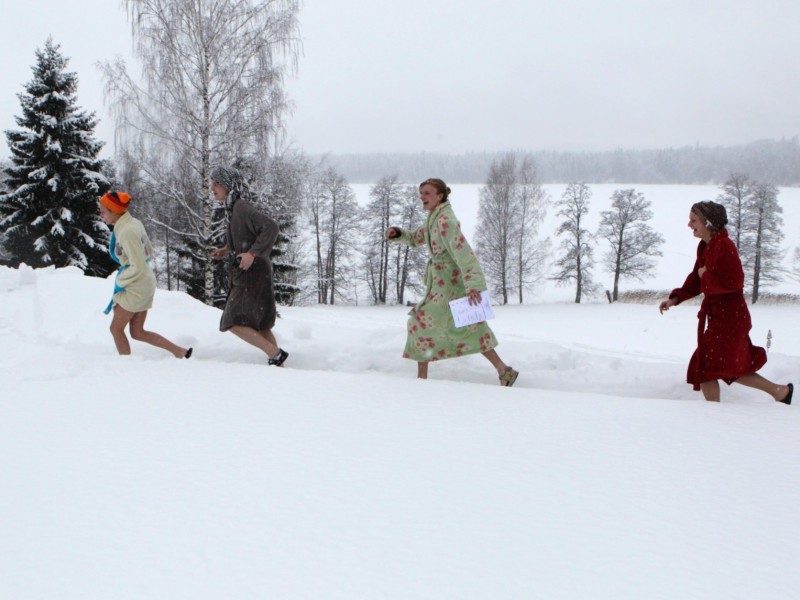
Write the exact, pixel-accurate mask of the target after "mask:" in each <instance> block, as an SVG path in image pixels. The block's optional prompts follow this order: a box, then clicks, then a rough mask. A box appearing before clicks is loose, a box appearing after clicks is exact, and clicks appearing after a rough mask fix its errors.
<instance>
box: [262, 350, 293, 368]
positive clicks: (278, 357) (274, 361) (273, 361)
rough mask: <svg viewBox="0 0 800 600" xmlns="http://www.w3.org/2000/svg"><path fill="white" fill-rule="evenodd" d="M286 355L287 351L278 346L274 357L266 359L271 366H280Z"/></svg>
mask: <svg viewBox="0 0 800 600" xmlns="http://www.w3.org/2000/svg"><path fill="white" fill-rule="evenodd" d="M288 357H289V353H288V352H287V351H286V350H283V349H282V348H278V354H277V355H276V356H275V358H270V359H269V360H268V361H267V364H268V365H270V366H271V367H280V366H281V365H282V364H283V363H284V361H286V359H287V358H288Z"/></svg>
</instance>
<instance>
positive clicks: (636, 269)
mask: <svg viewBox="0 0 800 600" xmlns="http://www.w3.org/2000/svg"><path fill="white" fill-rule="evenodd" d="M611 200H612V202H611V210H607V211H603V212H602V213H600V215H601V221H600V227H599V229H598V232H597V235H598V237H602V238H604V239H605V240H606V241H607V242H608V244H609V249H608V251H607V252H606V253H605V255H604V256H603V264H604V265H605V267H606V269H607V270H608V271H609V272H610V273H613V274H614V289H613V291H612V295H611V298H612V300H613V301H614V302H616V301H617V300H618V299H619V281H620V279H625V278H632V279H638V280H640V281H641V280H643V279H644V278H645V277H652V276H653V267H654V266H655V261H653V260H652V258H651V257H653V256H661V250H659V246H661V244H663V243H664V238H663V236H661V234H659V233H656V232H655V231H653V229H652V228H651V227H650V226H649V225H648V224H647V221H649V220H650V219H652V218H653V212H652V211H651V210H650V202H649V201H647V200H646V199H645V197H644V194H642V193H641V192H637V191H636V190H635V189H633V188H629V189H624V190H614V193H613V194H612V196H611Z"/></svg>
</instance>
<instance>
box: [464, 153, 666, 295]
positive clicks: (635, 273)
mask: <svg viewBox="0 0 800 600" xmlns="http://www.w3.org/2000/svg"><path fill="white" fill-rule="evenodd" d="M591 197H592V190H591V188H590V187H589V186H588V185H587V184H585V183H581V182H576V183H571V184H569V185H568V186H567V188H566V190H565V191H564V193H563V194H562V196H561V198H560V199H559V200H558V201H557V202H556V209H557V215H558V217H561V218H562V220H561V221H560V223H559V224H558V227H557V229H556V235H557V236H559V237H561V238H562V240H561V243H560V245H559V247H558V249H557V250H556V251H555V256H554V257H553V261H552V266H553V267H554V272H553V274H552V275H551V276H550V278H551V279H552V280H554V281H555V282H556V283H557V284H559V285H567V284H571V283H574V284H575V302H578V303H579V302H580V301H581V298H582V297H583V296H584V295H585V294H591V293H593V292H595V291H596V290H597V288H598V285H597V284H596V283H595V281H594V277H593V268H594V252H595V244H596V242H597V240H598V239H600V240H604V241H605V242H606V243H607V250H606V252H605V254H604V255H603V266H604V267H605V269H606V270H607V271H608V272H609V273H611V274H612V275H613V281H614V283H613V300H617V299H618V296H619V282H620V280H621V279H643V278H644V277H646V276H648V274H649V273H650V272H651V268H652V266H653V257H655V256H660V255H661V252H660V251H659V249H658V248H659V246H660V245H661V244H662V243H663V238H662V237H661V235H659V234H658V233H656V232H655V231H653V230H652V228H651V227H650V226H649V225H648V224H647V221H649V220H650V219H651V218H652V216H653V214H652V212H651V211H650V210H649V207H650V203H649V202H648V201H647V200H645V198H644V196H643V194H641V193H640V192H637V191H636V190H635V189H620V190H616V191H615V192H614V194H613V196H612V198H611V200H612V203H611V210H608V211H604V212H603V213H602V214H601V217H602V220H601V223H600V227H599V229H598V230H597V232H596V233H595V234H593V233H592V232H591V231H589V229H587V226H586V215H587V214H588V213H589V200H590V199H591ZM548 203H549V199H548V198H547V195H546V194H545V192H544V191H543V189H542V186H541V184H540V183H539V181H538V178H537V173H536V163H535V161H534V160H533V158H532V157H531V156H530V155H523V156H521V157H520V156H518V155H515V154H506V155H505V156H502V157H501V158H499V159H497V160H496V161H495V162H493V163H492V165H491V167H490V169H489V175H488V178H487V182H486V185H485V186H483V187H482V188H481V190H480V215H479V223H478V233H477V250H478V252H479V254H480V255H481V258H482V261H481V263H482V265H483V268H484V271H485V273H486V277H487V279H488V280H489V282H490V284H491V285H492V288H493V289H492V291H493V292H495V293H496V294H498V295H499V296H500V298H501V301H502V303H503V304H506V303H508V300H509V295H510V293H512V291H516V292H517V294H518V300H519V302H520V303H522V302H524V291H525V290H529V289H530V288H532V287H533V286H534V285H535V284H536V283H537V282H539V281H541V279H542V278H543V277H544V276H545V272H544V271H545V265H546V262H547V259H548V255H549V246H550V241H549V239H548V238H547V237H544V238H542V237H540V228H541V224H542V221H543V219H544V217H545V214H546V211H547V206H548Z"/></svg>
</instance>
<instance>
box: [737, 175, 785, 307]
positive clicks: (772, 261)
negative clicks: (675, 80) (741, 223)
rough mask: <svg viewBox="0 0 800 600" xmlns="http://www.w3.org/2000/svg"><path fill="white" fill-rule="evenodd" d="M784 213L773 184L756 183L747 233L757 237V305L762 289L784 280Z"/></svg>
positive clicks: (754, 274)
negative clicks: (782, 243) (782, 276)
mask: <svg viewBox="0 0 800 600" xmlns="http://www.w3.org/2000/svg"><path fill="white" fill-rule="evenodd" d="M782 213H783V208H782V207H781V206H780V204H778V188H777V187H775V186H774V185H772V184H769V183H755V184H753V186H752V192H751V198H750V202H748V205H747V218H746V220H745V223H746V228H747V231H748V232H749V233H750V234H751V235H752V236H753V249H754V252H753V260H752V296H751V302H752V303H753V304H755V303H756V302H758V297H759V293H760V290H761V288H762V287H769V286H770V285H772V284H774V283H777V282H778V281H780V279H781V264H780V263H781V259H782V258H783V252H782V250H781V242H782V241H783V231H782V230H781V227H782V226H783V219H782V218H781V216H780V215H781V214H782Z"/></svg>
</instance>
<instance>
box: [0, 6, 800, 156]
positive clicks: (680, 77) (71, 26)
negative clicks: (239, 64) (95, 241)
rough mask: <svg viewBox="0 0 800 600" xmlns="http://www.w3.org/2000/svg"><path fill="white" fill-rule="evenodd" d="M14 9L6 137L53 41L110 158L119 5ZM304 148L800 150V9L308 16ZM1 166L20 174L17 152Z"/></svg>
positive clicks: (1, 57)
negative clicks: (785, 142)
mask: <svg viewBox="0 0 800 600" xmlns="http://www.w3.org/2000/svg"><path fill="white" fill-rule="evenodd" d="M10 3H11V0H3V8H2V11H0V13H1V14H3V17H4V19H3V20H4V22H5V23H6V28H5V29H6V31H4V34H3V36H2V37H0V78H1V80H0V83H2V85H0V129H3V130H5V129H9V128H14V127H15V126H16V125H15V123H14V121H13V116H14V115H18V114H20V109H19V108H20V107H19V101H18V99H17V98H16V94H17V93H18V92H20V91H21V90H22V85H23V84H24V83H26V82H27V81H29V80H30V78H31V70H30V69H31V65H32V64H33V62H34V51H35V49H36V48H41V47H42V46H43V45H44V42H45V40H46V38H47V36H48V34H52V35H53V38H54V40H55V41H56V42H57V43H60V44H61V46H62V51H63V53H64V54H65V55H66V56H68V57H70V58H71V61H70V65H69V67H70V69H71V70H73V71H76V72H77V73H78V76H79V79H80V87H79V95H78V98H79V104H80V105H81V106H82V107H83V108H84V109H87V110H95V111H97V113H98V116H99V117H100V118H101V120H102V123H101V125H100V126H99V127H98V130H97V133H98V138H99V139H102V140H104V141H106V142H108V143H109V144H111V143H112V142H113V124H112V123H111V120H110V118H109V117H108V116H107V113H106V111H105V107H104V105H103V96H102V82H101V78H100V75H99V73H98V71H97V69H96V67H95V63H96V62H97V61H98V60H107V59H111V58H113V57H114V56H115V55H116V54H121V55H123V56H127V55H129V53H130V46H131V42H130V27H129V25H128V23H127V20H126V16H125V13H124V12H123V11H122V10H121V9H120V8H119V7H118V3H117V2H116V0H72V1H71V2H63V1H61V0H26V1H25V2H15V3H14V6H13V8H11V7H9V4H10ZM300 19H301V34H302V37H303V43H304V53H303V56H302V57H301V59H300V64H299V72H298V74H297V76H296V78H295V79H294V80H292V81H291V82H290V85H289V93H290V95H291V96H292V98H293V100H294V103H295V114H294V116H293V117H292V119H291V120H290V122H289V136H290V138H291V139H292V140H294V142H295V144H296V145H297V146H298V147H299V148H302V149H304V150H305V151H307V152H310V153H319V152H333V153H342V152H394V151H398V152H419V151H442V152H456V153H461V152H470V151H483V150H487V151H494V150H506V149H517V150H541V149H554V150H603V149H614V148H620V147H624V148H655V147H676V146H683V145H686V144H695V143H699V144H703V145H717V144H720V145H730V144H739V143H747V142H750V141H753V140H756V139H761V138H781V137H793V136H797V135H799V134H800V118H799V117H800V74H799V73H798V57H799V56H800V35H798V23H800V2H797V0H761V1H760V2H757V1H755V0H706V1H705V2H698V1H697V0H670V1H668V2H667V1H663V2H662V1H647V0H603V1H602V2H601V1H600V0H541V1H539V0H480V1H478V0H374V1H372V2H369V1H365V0H303V8H302V10H301V14H300ZM0 155H2V156H7V155H8V151H7V147H6V146H5V137H4V136H3V140H2V144H1V145H0Z"/></svg>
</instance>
